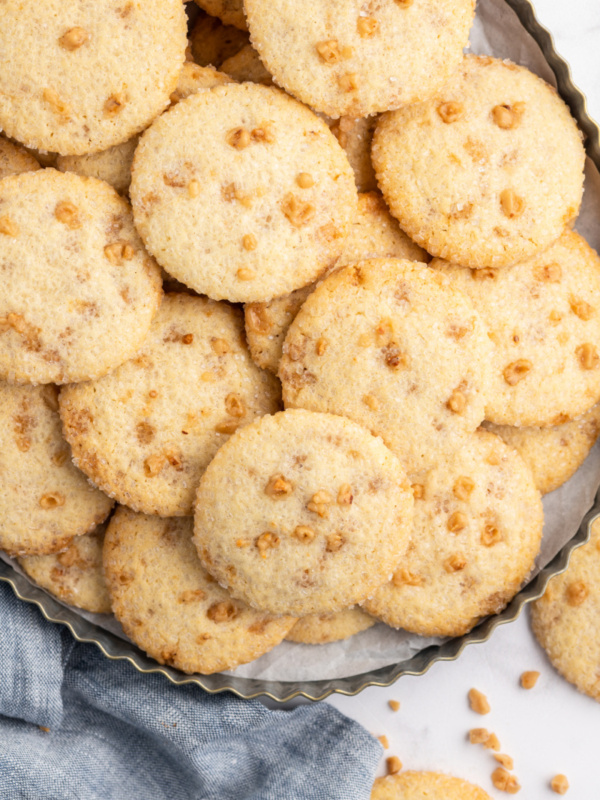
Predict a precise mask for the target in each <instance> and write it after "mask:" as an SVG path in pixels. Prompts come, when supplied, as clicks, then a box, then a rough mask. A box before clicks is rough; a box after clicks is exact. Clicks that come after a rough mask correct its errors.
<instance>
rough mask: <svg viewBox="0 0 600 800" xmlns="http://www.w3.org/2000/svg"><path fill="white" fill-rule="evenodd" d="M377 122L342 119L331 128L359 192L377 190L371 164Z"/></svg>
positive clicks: (369, 119)
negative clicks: (341, 148) (344, 152)
mask: <svg viewBox="0 0 600 800" xmlns="http://www.w3.org/2000/svg"><path fill="white" fill-rule="evenodd" d="M377 120H378V117H361V118H359V119H354V118H353V117H340V119H338V120H335V122H334V123H333V125H332V126H331V132H332V133H333V134H334V136H335V137H336V139H337V140H338V142H339V143H340V144H341V146H342V147H343V148H344V150H345V151H346V155H347V156H348V161H349V162H350V166H351V167H352V169H353V170H354V180H355V181H356V188H357V189H358V191H359V192H371V191H373V190H375V189H377V180H376V179H375V171H374V169H373V163H372V162H371V141H372V139H373V133H374V131H375V126H376V124H377ZM407 238H408V237H407Z"/></svg>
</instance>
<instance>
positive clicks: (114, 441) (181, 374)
mask: <svg viewBox="0 0 600 800" xmlns="http://www.w3.org/2000/svg"><path fill="white" fill-rule="evenodd" d="M278 408H279V386H278V382H277V381H276V380H275V378H274V377H273V376H272V375H269V374H268V373H266V372H263V371H262V370H260V369H258V367H256V365H255V364H254V363H253V362H252V360H251V359H250V355H249V353H248V351H247V350H246V347H245V344H244V340H243V320H242V315H241V313H240V312H239V311H238V310H237V309H234V308H231V307H230V306H228V305H226V304H225V303H221V304H219V303H215V302H213V301H211V300H208V299H207V298H205V297H192V296H191V295H187V294H179V295H166V296H165V299H164V300H163V303H162V305H161V308H160V310H159V312H158V314H157V316H156V319H155V320H154V321H153V323H152V326H151V328H150V331H149V333H148V336H147V337H146V340H145V341H144V344H143V345H142V347H141V349H140V350H139V351H138V352H137V353H136V355H135V357H134V358H132V359H131V360H130V361H127V362H126V363H125V364H122V365H121V366H120V367H119V368H118V369H116V370H114V372H111V374H110V375H106V376H105V377H104V378H102V379H101V380H99V381H94V382H86V383H83V384H79V385H76V386H68V387H66V388H65V389H64V391H63V394H62V396H61V400H60V410H61V415H62V418H63V422H64V426H65V436H66V437H67V440H68V441H69V442H70V443H71V445H72V447H73V455H74V458H75V461H76V463H77V464H78V465H79V466H80V468H81V469H82V470H83V471H84V472H85V473H86V474H87V475H88V476H89V477H90V478H91V480H92V481H93V482H94V483H95V484H96V485H97V486H100V487H101V488H102V489H104V491H105V492H107V493H108V494H110V495H111V496H113V497H116V499H117V500H118V501H119V502H120V503H123V504H125V505H128V506H130V507H131V508H134V509H135V510H136V511H142V512H144V513H147V514H158V515H160V516H163V517H169V516H182V515H186V514H191V513H192V505H193V501H194V496H195V492H196V489H197V486H198V482H199V480H200V475H201V474H202V472H203V470H204V469H205V468H206V466H207V465H208V463H209V462H210V460H211V459H212V457H213V456H214V454H215V453H216V451H217V450H218V448H219V447H220V446H221V444H223V442H224V441H226V439H227V437H228V435H230V434H231V433H233V431H234V430H235V429H236V428H237V427H238V426H239V425H245V424H247V423H248V422H250V421H251V420H252V419H254V418H255V417H257V416H261V415H262V414H268V413H272V412H275V411H276V410H277V409H278Z"/></svg>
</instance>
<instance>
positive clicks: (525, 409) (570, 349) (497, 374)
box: [431, 229, 600, 426]
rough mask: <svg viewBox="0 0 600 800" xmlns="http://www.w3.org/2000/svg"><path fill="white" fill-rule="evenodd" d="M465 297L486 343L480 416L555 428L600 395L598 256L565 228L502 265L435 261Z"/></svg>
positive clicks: (577, 235)
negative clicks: (536, 249)
mask: <svg viewBox="0 0 600 800" xmlns="http://www.w3.org/2000/svg"><path fill="white" fill-rule="evenodd" d="M431 266H432V267H434V268H435V269H436V270H437V271H441V272H442V273H443V274H444V275H445V276H446V277H447V278H448V279H449V280H450V282H451V283H452V285H453V286H455V287H456V288H457V289H459V290H460V291H462V292H464V293H465V294H466V295H468V296H469V297H470V299H471V301H472V303H473V305H474V306H475V308H476V309H477V311H478V312H479V314H480V316H481V318H482V320H483V322H484V324H485V325H486V326H487V327H488V329H489V336H490V339H491V342H492V354H491V359H490V367H491V369H490V392H489V397H488V401H487V405H486V418H487V419H488V420H490V421H491V422H495V423H497V424H499V425H519V426H523V425H559V424H562V423H563V422H567V421H568V420H569V419H573V418H574V417H576V416H578V415H579V414H582V413H583V412H584V411H586V410H587V409H589V408H591V407H592V406H593V405H594V404H595V403H596V402H597V401H598V399H599V398H600V353H599V352H598V349H599V347H600V258H599V257H598V255H597V254H596V253H595V251H594V250H592V248H591V247H590V246H589V245H588V244H587V242H586V241H585V240H584V239H583V238H582V237H581V236H580V235H579V234H577V233H575V232H574V231H571V230H569V229H567V230H566V231H565V232H564V233H563V235H562V236H561V237H560V239H558V241H557V242H555V243H554V244H553V245H551V247H549V248H548V249H547V250H545V251H543V252H542V253H540V254H539V255H536V256H534V257H533V258H531V259H529V260H527V261H525V262H521V263H520V264H515V265H514V266H512V267H509V268H505V269H483V270H470V269H468V268H467V267H457V266H455V265H450V264H447V263H446V262H442V261H439V260H434V261H432V262H431Z"/></svg>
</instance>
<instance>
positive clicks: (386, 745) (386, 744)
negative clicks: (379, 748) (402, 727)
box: [377, 734, 390, 750]
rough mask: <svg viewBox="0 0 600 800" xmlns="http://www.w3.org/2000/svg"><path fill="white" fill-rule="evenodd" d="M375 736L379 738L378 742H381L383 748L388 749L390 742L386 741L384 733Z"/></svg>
mask: <svg viewBox="0 0 600 800" xmlns="http://www.w3.org/2000/svg"><path fill="white" fill-rule="evenodd" d="M377 738H378V739H379V741H380V742H381V744H382V745H383V749H384V750H387V749H388V747H389V746H390V743H389V742H388V738H387V736H385V735H384V734H382V735H381V736H378V737H377Z"/></svg>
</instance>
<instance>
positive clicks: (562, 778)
mask: <svg viewBox="0 0 600 800" xmlns="http://www.w3.org/2000/svg"><path fill="white" fill-rule="evenodd" d="M550 788H551V789H552V791H553V792H556V794H566V793H567V790H568V788H569V781H568V780H567V776H566V775H555V776H554V777H553V778H552V780H551V781H550Z"/></svg>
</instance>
